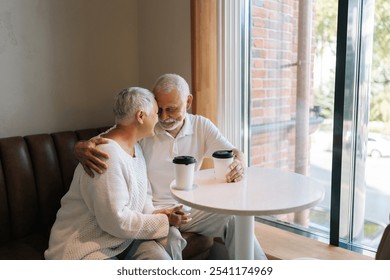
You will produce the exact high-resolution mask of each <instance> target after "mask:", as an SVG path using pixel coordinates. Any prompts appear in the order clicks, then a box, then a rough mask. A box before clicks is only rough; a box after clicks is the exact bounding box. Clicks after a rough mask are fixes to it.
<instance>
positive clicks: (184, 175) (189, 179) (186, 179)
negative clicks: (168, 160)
mask: <svg viewBox="0 0 390 280" xmlns="http://www.w3.org/2000/svg"><path fill="white" fill-rule="evenodd" d="M173 163H174V164H175V180H176V184H175V186H174V187H175V188H176V189H179V190H191V189H192V187H193V184H194V172H195V163H196V159H195V158H194V157H192V156H177V157H175V158H174V159H173Z"/></svg>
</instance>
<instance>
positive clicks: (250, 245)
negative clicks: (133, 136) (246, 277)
mask: <svg viewBox="0 0 390 280" xmlns="http://www.w3.org/2000/svg"><path fill="white" fill-rule="evenodd" d="M235 230H236V234H235V235H236V237H235V243H236V246H235V247H236V254H235V255H236V256H235V258H236V260H253V258H254V254H253V250H254V216H236V222H235Z"/></svg>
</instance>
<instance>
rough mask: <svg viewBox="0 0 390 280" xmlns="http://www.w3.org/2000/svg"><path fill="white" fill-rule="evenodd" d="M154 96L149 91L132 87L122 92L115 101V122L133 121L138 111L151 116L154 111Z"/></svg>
mask: <svg viewBox="0 0 390 280" xmlns="http://www.w3.org/2000/svg"><path fill="white" fill-rule="evenodd" d="M153 100H155V99H154V95H153V94H152V93H151V92H150V91H149V90H147V89H144V88H140V87H130V88H125V89H123V90H121V91H120V92H119V93H118V94H117V95H116V96H115V101H114V108H113V111H114V116H115V122H116V123H118V122H121V121H123V120H130V121H131V120H133V119H134V117H135V113H136V112H137V111H140V110H142V111H144V112H145V113H147V114H149V113H150V112H151V111H152V109H153Z"/></svg>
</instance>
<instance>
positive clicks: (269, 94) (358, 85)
mask: <svg viewBox="0 0 390 280" xmlns="http://www.w3.org/2000/svg"><path fill="white" fill-rule="evenodd" d="M235 2H240V3H235ZM310 3H311V4H312V5H310ZM219 5H220V7H219V10H220V16H219V17H220V27H221V28H220V30H221V34H222V35H220V38H219V41H220V44H219V47H220V49H219V53H220V54H221V53H222V54H223V55H221V56H220V59H219V60H220V65H219V69H220V72H221V73H222V74H220V75H221V76H220V81H222V82H220V89H221V92H223V94H222V93H221V94H220V99H221V100H222V102H221V105H220V106H221V107H222V108H220V110H219V112H220V116H219V123H222V125H221V128H222V131H223V132H224V133H225V134H226V135H227V136H228V137H229V139H233V143H234V144H235V145H237V146H239V147H241V148H242V149H243V150H244V151H245V153H246V154H247V155H248V157H249V159H248V164H250V165H259V166H263V167H270V168H281V169H283V170H287V171H293V172H298V173H301V174H304V175H307V176H311V177H312V178H314V179H315V180H318V181H320V182H321V183H322V184H323V185H324V187H325V189H326V196H325V199H324V201H323V202H322V203H321V204H319V205H317V206H316V207H314V208H313V209H310V210H307V211H303V212H300V213H291V214H288V215H279V216H272V217H260V219H261V220H262V221H264V222H267V223H272V224H275V225H276V226H282V227H285V228H290V229H293V230H295V231H299V232H301V233H302V234H310V235H311V236H314V237H316V238H318V239H321V240H326V241H329V240H330V242H331V243H333V244H336V245H341V246H345V247H349V248H353V249H357V250H364V251H365V252H368V253H369V252H375V251H376V248H377V246H378V242H379V240H380V238H381V235H382V233H383V229H384V225H386V224H387V223H388V222H389V213H390V191H389V190H390V189H389V187H387V185H388V183H387V182H388V181H389V179H390V178H388V177H387V176H388V174H389V172H386V170H389V165H390V157H388V156H387V151H386V149H387V148H385V147H388V146H389V145H386V143H387V142H386V141H388V138H389V137H388V135H390V114H389V113H388V112H390V108H389V107H387V106H390V105H389V104H390V99H389V98H390V97H389V96H390V89H389V88H388V84H390V83H387V82H386V81H388V77H389V74H390V67H389V65H390V61H389V60H390V55H389V52H388V51H387V48H386V46H388V44H389V43H390V34H388V30H386V22H387V23H388V22H389V19H388V17H389V16H388V15H387V14H388V13H386V11H387V8H389V7H387V6H388V5H389V4H388V3H387V2H386V1H384V0H376V1H358V0H349V1H341V2H340V5H341V6H340V7H338V2H337V0H329V1H325V0H318V1H298V0H292V1H287V0H286V1H272V0H250V1H249V0H247V1H220V2H219ZM374 5H375V6H374ZM386 5H387V6H386ZM339 13H340V16H341V19H342V20H341V21H340V22H338V16H339ZM221 18H222V19H221ZM374 19H375V20H374ZM343 20H345V21H343ZM338 25H339V26H338ZM337 28H339V32H338V33H337ZM226 34H230V35H226ZM229 37H231V38H229ZM343 46H344V48H343ZM373 49H374V51H373ZM336 61H337V64H336ZM381 61H382V63H380V62H381ZM384 61H385V63H383V62H384ZM386 61H387V63H386ZM237 68H239V69H240V72H239V73H238V74H237V70H236V69H237ZM237 76H239V78H237ZM233 77H236V78H233ZM237 89H238V90H239V92H241V95H238V94H237ZM233 91H235V92H236V93H234V92H233ZM335 92H336V93H337V94H335ZM237 96H238V99H239V100H237ZM232 123H234V125H233V126H231V125H230V126H228V124H232ZM232 127H233V128H232ZM331 201H332V203H331ZM331 205H332V207H331ZM334 205H336V207H335V206H334ZM335 233H336V234H337V236H336V237H334V234H335ZM332 236H333V239H332Z"/></svg>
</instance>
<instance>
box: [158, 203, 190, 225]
mask: <svg viewBox="0 0 390 280" xmlns="http://www.w3.org/2000/svg"><path fill="white" fill-rule="evenodd" d="M182 209H183V205H182V204H180V205H178V206H175V207H172V208H166V209H160V210H155V211H154V212H153V214H165V215H167V216H168V221H169V225H170V226H174V227H180V226H181V225H183V224H188V223H189V222H190V221H191V220H192V218H190V213H184V212H183V211H182Z"/></svg>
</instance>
